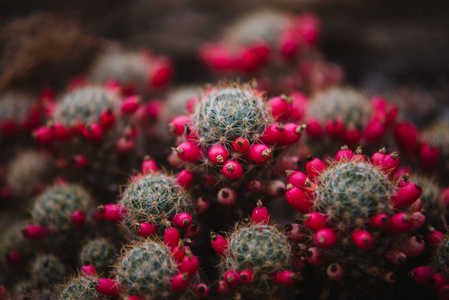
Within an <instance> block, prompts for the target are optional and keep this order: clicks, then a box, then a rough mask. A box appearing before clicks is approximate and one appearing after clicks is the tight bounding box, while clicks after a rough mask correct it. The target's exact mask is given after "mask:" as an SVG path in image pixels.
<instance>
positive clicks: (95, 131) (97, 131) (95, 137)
mask: <svg viewBox="0 0 449 300" xmlns="http://www.w3.org/2000/svg"><path fill="white" fill-rule="evenodd" d="M103 135H104V133H103V128H102V127H101V126H100V125H98V124H91V125H88V126H87V127H86V128H84V130H83V136H84V137H85V138H86V140H88V141H91V142H100V141H101V140H102V139H103Z"/></svg>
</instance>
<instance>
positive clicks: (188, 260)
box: [178, 251, 200, 278]
mask: <svg viewBox="0 0 449 300" xmlns="http://www.w3.org/2000/svg"><path fill="white" fill-rule="evenodd" d="M199 267H200V261H199V260H198V258H197V257H196V256H195V255H192V254H191V253H190V252H189V251H187V254H186V255H185V256H184V258H183V260H182V261H181V264H180V265H179V267H178V269H179V272H181V273H187V274H189V277H190V278H192V277H193V275H195V274H196V272H197V271H198V269H199Z"/></svg>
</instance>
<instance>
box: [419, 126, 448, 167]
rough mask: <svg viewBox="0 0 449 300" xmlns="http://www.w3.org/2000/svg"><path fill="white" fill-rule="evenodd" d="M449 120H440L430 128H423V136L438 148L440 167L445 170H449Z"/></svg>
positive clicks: (432, 145) (423, 138)
mask: <svg viewBox="0 0 449 300" xmlns="http://www.w3.org/2000/svg"><path fill="white" fill-rule="evenodd" d="M448 128H449V122H448V121H447V120H445V121H440V122H438V123H436V124H434V125H433V126H431V127H430V128H427V129H426V130H423V132H422V133H421V138H422V140H424V141H425V142H427V143H428V144H429V146H430V147H436V148H438V151H439V154H440V162H441V163H440V166H441V167H440V168H441V169H442V170H444V171H446V172H447V171H448V170H449V130H448Z"/></svg>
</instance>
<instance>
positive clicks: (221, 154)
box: [208, 145, 229, 165]
mask: <svg viewBox="0 0 449 300" xmlns="http://www.w3.org/2000/svg"><path fill="white" fill-rule="evenodd" d="M208 156H209V159H210V160H211V161H212V162H213V163H214V164H216V165H222V164H223V163H225V162H226V161H227V160H228V157H229V155H228V150H226V148H225V147H223V146H221V145H214V146H212V147H210V149H209V153H208Z"/></svg>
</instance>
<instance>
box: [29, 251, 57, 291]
mask: <svg viewBox="0 0 449 300" xmlns="http://www.w3.org/2000/svg"><path fill="white" fill-rule="evenodd" d="M63 276H64V265H63V264H62V262H61V260H60V259H59V258H57V257H56V256H54V255H40V256H38V257H36V259H35V260H34V262H33V263H32V264H31V277H32V279H33V282H34V283H36V284H37V285H42V286H46V285H51V284H52V283H53V282H57V281H59V280H61V279H62V277H63Z"/></svg>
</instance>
